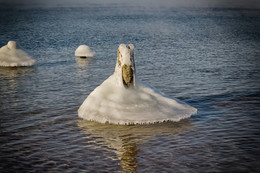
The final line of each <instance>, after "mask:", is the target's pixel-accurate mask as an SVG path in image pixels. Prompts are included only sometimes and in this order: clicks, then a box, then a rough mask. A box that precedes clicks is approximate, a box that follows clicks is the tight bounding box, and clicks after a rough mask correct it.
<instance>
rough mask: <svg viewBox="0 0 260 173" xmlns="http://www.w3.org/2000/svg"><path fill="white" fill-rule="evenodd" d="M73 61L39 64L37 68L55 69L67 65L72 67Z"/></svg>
mask: <svg viewBox="0 0 260 173" xmlns="http://www.w3.org/2000/svg"><path fill="white" fill-rule="evenodd" d="M73 63H74V61H73V60H64V61H53V62H44V63H38V64H36V66H37V67H42V66H43V67H44V66H47V67H55V66H65V65H70V64H73Z"/></svg>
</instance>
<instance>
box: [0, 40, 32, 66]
mask: <svg viewBox="0 0 260 173" xmlns="http://www.w3.org/2000/svg"><path fill="white" fill-rule="evenodd" d="M34 63H35V60H34V59H32V57H30V56H29V55H28V54H27V53H26V52H24V51H23V50H22V49H20V47H19V45H18V44H17V43H16V42H15V41H9V42H8V43H7V45H5V46H3V47H1V48H0V66H6V67H15V66H31V65H33V64H34Z"/></svg>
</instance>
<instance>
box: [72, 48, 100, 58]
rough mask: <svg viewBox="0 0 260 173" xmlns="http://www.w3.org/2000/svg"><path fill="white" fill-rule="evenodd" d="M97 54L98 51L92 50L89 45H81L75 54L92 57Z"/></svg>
mask: <svg viewBox="0 0 260 173" xmlns="http://www.w3.org/2000/svg"><path fill="white" fill-rule="evenodd" d="M95 54H96V53H95V52H94V51H92V50H90V48H89V47H88V46H87V45H80V46H79V47H78V48H77V49H76V51H75V56H79V57H81V58H86V57H92V56H95Z"/></svg>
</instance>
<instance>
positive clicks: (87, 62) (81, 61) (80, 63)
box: [76, 58, 96, 67]
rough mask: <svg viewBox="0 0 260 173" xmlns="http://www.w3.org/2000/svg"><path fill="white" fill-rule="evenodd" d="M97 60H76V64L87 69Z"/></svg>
mask: <svg viewBox="0 0 260 173" xmlns="http://www.w3.org/2000/svg"><path fill="white" fill-rule="evenodd" d="M94 60H96V58H76V63H77V66H78V67H87V66H88V65H89V64H90V63H91V62H92V61H94Z"/></svg>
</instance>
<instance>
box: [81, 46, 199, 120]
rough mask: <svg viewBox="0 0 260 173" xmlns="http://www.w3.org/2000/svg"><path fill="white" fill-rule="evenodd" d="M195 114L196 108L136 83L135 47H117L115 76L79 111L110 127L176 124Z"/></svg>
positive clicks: (87, 100) (95, 92) (91, 96)
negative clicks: (171, 122) (170, 122)
mask: <svg viewBox="0 0 260 173" xmlns="http://www.w3.org/2000/svg"><path fill="white" fill-rule="evenodd" d="M124 68H125V69H124ZM196 112H197V109H196V108H193V107H191V106H189V105H187V104H185V103H181V102H180V101H178V100H177V99H171V98H169V97H167V96H165V95H163V94H161V93H160V92H159V91H156V90H155V89H152V88H151V87H148V86H147V85H145V84H142V83H141V82H139V81H138V80H137V79H136V72H135V64H134V46H133V45H128V46H126V45H124V44H121V45H120V46H119V48H118V54H117V63H116V67H115V72H114V74H112V75H111V76H110V77H109V78H108V79H106V80H105V81H104V82H103V83H102V84H101V85H100V86H98V87H97V88H96V89H95V90H94V91H92V92H91V93H90V95H89V96H88V97H87V98H86V100H85V101H84V102H83V104H82V105H81V106H80V108H79V110H78V114H79V117H81V118H83V119H86V120H93V121H98V122H101V123H106V122H109V123H113V124H145V123H155V122H163V121H179V120H181V119H184V118H189V117H190V116H191V115H192V114H195V113H196Z"/></svg>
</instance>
